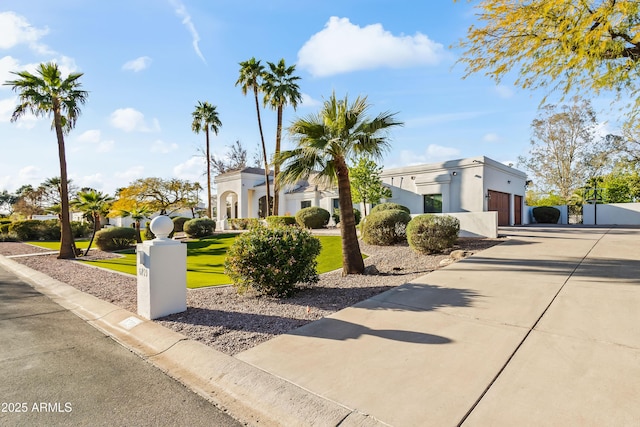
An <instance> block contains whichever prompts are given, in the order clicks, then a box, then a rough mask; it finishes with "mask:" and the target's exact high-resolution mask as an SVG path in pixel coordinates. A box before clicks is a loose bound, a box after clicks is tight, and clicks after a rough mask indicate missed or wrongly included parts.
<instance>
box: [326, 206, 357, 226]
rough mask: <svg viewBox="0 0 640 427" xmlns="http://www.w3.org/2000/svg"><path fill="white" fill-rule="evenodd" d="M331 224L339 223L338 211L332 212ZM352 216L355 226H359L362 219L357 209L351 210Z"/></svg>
mask: <svg viewBox="0 0 640 427" xmlns="http://www.w3.org/2000/svg"><path fill="white" fill-rule="evenodd" d="M332 216H333V222H335V223H336V224H339V223H340V209H337V208H336V209H334V210H333V215H332ZM353 216H354V217H355V220H356V225H358V224H360V220H361V219H362V213H361V212H360V209H357V208H353Z"/></svg>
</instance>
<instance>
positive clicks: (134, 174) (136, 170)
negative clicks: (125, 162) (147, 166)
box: [114, 166, 144, 181]
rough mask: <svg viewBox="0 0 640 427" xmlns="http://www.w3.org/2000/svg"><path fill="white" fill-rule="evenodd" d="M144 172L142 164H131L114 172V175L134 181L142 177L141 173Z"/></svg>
mask: <svg viewBox="0 0 640 427" xmlns="http://www.w3.org/2000/svg"><path fill="white" fill-rule="evenodd" d="M143 172H144V166H133V167H130V168H129V169H127V170H126V171H123V172H116V173H115V174H114V175H115V177H116V178H119V179H122V180H127V181H134V180H136V179H138V178H142V174H143Z"/></svg>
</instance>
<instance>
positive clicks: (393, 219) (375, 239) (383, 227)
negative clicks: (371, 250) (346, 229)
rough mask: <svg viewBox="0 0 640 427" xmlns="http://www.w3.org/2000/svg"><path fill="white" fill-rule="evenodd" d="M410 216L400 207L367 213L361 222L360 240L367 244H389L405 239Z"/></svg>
mask: <svg viewBox="0 0 640 427" xmlns="http://www.w3.org/2000/svg"><path fill="white" fill-rule="evenodd" d="M409 221H411V216H410V215H409V214H408V213H407V212H405V211H403V210H400V209H388V210H381V211H378V212H375V213H371V214H369V216H367V218H366V219H365V221H364V222H363V224H362V228H361V230H362V240H364V242H365V243H367V244H369V245H378V246H391V245H394V244H396V243H400V242H404V241H405V240H406V236H407V234H406V229H407V224H408V223H409Z"/></svg>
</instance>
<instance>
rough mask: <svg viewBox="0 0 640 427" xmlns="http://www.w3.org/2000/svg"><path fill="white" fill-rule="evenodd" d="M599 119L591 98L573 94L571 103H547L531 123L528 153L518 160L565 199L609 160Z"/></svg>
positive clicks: (547, 189)
mask: <svg viewBox="0 0 640 427" xmlns="http://www.w3.org/2000/svg"><path fill="white" fill-rule="evenodd" d="M596 123H597V121H596V115H595V112H594V111H593V108H592V107H591V104H590V103H589V101H585V100H582V99H579V98H574V99H573V104H571V105H562V106H560V107H559V106H557V105H545V106H544V107H542V109H541V111H540V113H539V116H538V118H536V119H535V120H534V121H533V122H532V124H531V127H532V130H533V138H532V140H531V148H530V150H529V156H527V157H524V156H520V157H519V159H518V162H519V163H520V164H521V165H523V166H525V167H526V168H527V169H528V170H529V171H531V173H532V174H533V175H534V176H535V178H536V181H537V182H538V183H540V184H539V185H541V186H542V188H543V190H544V191H545V192H553V191H556V192H557V193H558V194H559V196H560V197H562V198H563V199H564V200H565V201H566V200H568V199H569V198H570V197H571V193H573V191H574V190H575V189H576V188H578V187H579V186H581V185H582V184H583V183H584V182H586V181H587V179H589V178H590V177H593V176H596V175H597V174H598V173H599V172H600V171H601V169H602V168H603V167H604V165H605V163H606V161H607V156H606V155H605V154H606V152H605V148H604V145H603V141H600V140H597V139H596V134H595V125H596Z"/></svg>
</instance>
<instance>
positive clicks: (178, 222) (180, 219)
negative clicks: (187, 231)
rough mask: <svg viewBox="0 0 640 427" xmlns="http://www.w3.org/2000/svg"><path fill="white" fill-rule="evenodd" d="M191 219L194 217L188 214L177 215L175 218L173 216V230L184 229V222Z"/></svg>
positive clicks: (175, 231) (180, 230)
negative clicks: (189, 216) (188, 216)
mask: <svg viewBox="0 0 640 427" xmlns="http://www.w3.org/2000/svg"><path fill="white" fill-rule="evenodd" d="M190 219H192V218H187V217H186V216H176V217H174V218H171V221H173V232H174V233H180V232H182V231H184V223H185V222H187V221H189V220H190Z"/></svg>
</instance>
